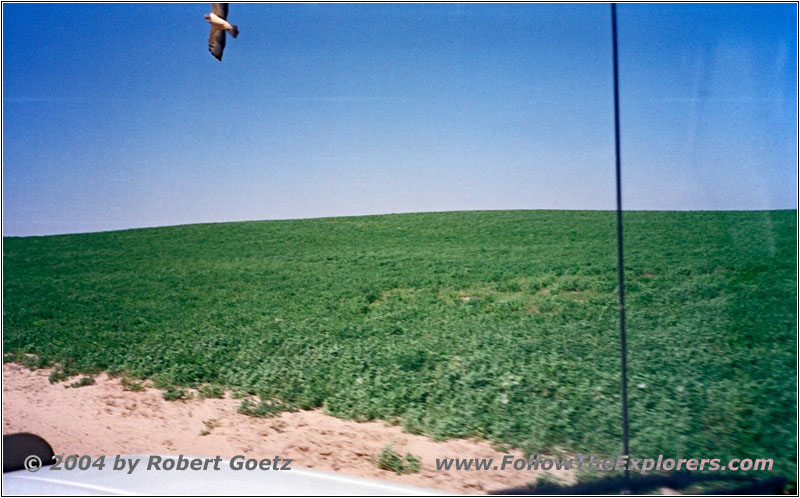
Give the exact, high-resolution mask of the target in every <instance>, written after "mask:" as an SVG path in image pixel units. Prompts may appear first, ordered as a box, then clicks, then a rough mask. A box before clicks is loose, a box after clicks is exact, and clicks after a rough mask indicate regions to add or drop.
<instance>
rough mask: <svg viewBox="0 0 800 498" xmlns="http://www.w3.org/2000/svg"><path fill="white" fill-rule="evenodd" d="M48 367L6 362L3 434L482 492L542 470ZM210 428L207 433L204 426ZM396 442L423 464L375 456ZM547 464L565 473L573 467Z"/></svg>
mask: <svg viewBox="0 0 800 498" xmlns="http://www.w3.org/2000/svg"><path fill="white" fill-rule="evenodd" d="M49 374H50V370H37V371H30V370H28V369H26V368H24V367H22V366H20V365H17V364H13V363H7V364H4V365H3V434H10V433H14V432H23V431H24V432H33V433H35V434H38V435H40V436H42V437H43V438H45V439H46V440H47V441H48V442H49V443H50V444H51V445H52V446H53V449H54V450H55V452H56V453H57V454H63V455H69V454H80V455H91V456H100V455H117V454H184V455H192V456H216V455H220V456H222V457H223V458H231V457H233V456H235V455H246V456H247V457H248V458H259V459H260V458H266V457H272V456H276V455H277V456H281V457H282V458H293V459H294V462H293V464H292V465H293V466H297V467H306V468H312V469H319V470H325V471H335V472H341V473H344V474H351V475H357V476H362V477H369V478H378V479H385V480H391V481H398V482H401V483H405V484H410V485H415V486H424V487H430V488H437V489H441V490H445V491H450V492H456V493H473V494H485V493H489V492H493V491H498V490H502V489H506V488H510V487H515V486H522V485H525V484H530V483H532V482H535V481H536V480H537V478H538V477H539V476H540V475H541V474H543V473H544V472H543V471H541V470H540V471H534V470H530V471H529V470H521V471H517V470H513V469H510V468H509V469H506V470H503V471H501V470H482V471H474V470H472V471H456V470H453V469H451V470H449V471H446V470H436V459H437V458H492V459H494V462H495V463H497V464H499V463H500V462H501V461H502V459H503V457H504V456H505V455H507V454H508V455H512V456H513V457H514V458H524V455H523V454H522V453H521V452H519V451H515V450H511V451H508V452H506V453H503V452H500V451H497V450H495V449H493V448H492V446H491V445H490V444H489V443H487V442H485V441H475V440H467V439H454V440H449V441H445V442H436V441H433V440H432V439H430V438H428V437H425V436H419V435H412V434H407V433H404V432H403V430H402V429H401V428H400V427H397V426H390V425H388V424H385V423H382V422H354V421H350V420H343V419H338V418H335V417H332V416H330V415H326V414H325V413H323V411H322V410H310V411H300V412H294V413H287V412H284V413H282V414H280V416H278V417H275V418H271V419H261V418H254V417H249V416H246V415H242V414H240V413H237V411H236V410H237V408H238V407H239V403H240V401H239V400H235V399H231V398H229V397H227V398H225V399H191V400H185V401H166V400H164V398H163V396H162V391H160V390H158V389H153V388H148V389H145V390H144V391H139V392H132V391H126V390H124V389H123V387H122V385H121V384H120V380H119V379H112V378H109V377H108V376H106V375H104V374H103V375H99V376H97V377H96V382H95V383H94V384H92V385H89V386H85V387H79V388H69V389H65V388H64V387H65V386H66V385H68V384H70V383H71V382H72V381H73V380H74V379H70V380H67V381H65V382H60V383H56V384H51V383H50V382H49V381H48V375H49ZM203 433H205V435H203ZM389 444H392V445H393V446H392V448H393V449H394V450H395V451H397V452H398V453H400V454H401V455H404V454H405V453H406V452H408V453H411V454H413V455H416V456H419V457H421V458H422V469H421V470H420V472H418V473H414V474H406V475H397V474H395V473H394V472H392V471H388V470H382V469H380V468H378V466H377V465H376V464H375V462H374V460H375V459H376V458H377V456H378V455H379V454H380V453H381V451H382V450H383V449H384V448H385V447H386V446H387V445H389ZM549 474H550V475H551V476H552V477H553V478H555V479H559V480H562V481H563V482H566V483H572V482H573V481H574V475H573V474H571V473H568V472H564V471H551V472H549Z"/></svg>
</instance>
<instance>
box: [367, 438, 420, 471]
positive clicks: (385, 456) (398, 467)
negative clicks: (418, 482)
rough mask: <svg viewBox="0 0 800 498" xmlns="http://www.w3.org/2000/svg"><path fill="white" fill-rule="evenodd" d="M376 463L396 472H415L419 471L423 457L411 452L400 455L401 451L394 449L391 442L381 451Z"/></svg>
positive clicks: (384, 468)
mask: <svg viewBox="0 0 800 498" xmlns="http://www.w3.org/2000/svg"><path fill="white" fill-rule="evenodd" d="M375 463H377V464H378V467H380V468H382V469H383V470H391V471H392V472H394V473H395V474H413V473H415V472H419V470H420V464H421V463H422V459H421V458H419V457H417V456H414V455H412V454H411V453H406V455H405V456H400V453H398V452H396V451H394V450H393V449H392V445H391V444H390V445H388V446H386V447H385V448H384V449H383V451H381V454H380V455H379V456H378V458H377V460H375Z"/></svg>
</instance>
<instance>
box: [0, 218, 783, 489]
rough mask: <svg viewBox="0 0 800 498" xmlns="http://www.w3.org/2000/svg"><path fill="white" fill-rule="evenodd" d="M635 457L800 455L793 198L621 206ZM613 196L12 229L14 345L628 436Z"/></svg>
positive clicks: (296, 402)
mask: <svg viewBox="0 0 800 498" xmlns="http://www.w3.org/2000/svg"><path fill="white" fill-rule="evenodd" d="M625 222H626V231H625V237H626V238H625V243H626V278H627V286H626V290H627V298H628V299H627V303H628V330H629V339H628V346H629V376H630V403H631V412H630V417H631V436H632V440H631V448H632V453H633V454H634V456H635V457H637V456H638V457H651V456H657V455H658V454H659V453H663V454H664V455H665V456H669V457H698V458H714V457H731V458H732V457H738V458H747V457H752V458H770V457H772V458H775V465H776V467H777V468H779V469H780V471H781V472H783V473H785V474H787V475H793V474H794V472H795V470H796V461H795V457H794V455H795V451H796V444H797V441H796V436H795V434H796V423H795V420H796V396H795V393H796V387H797V386H796V377H797V372H796V366H795V365H796V363H795V362H796V353H797V342H796V333H797V330H796V319H797V315H796V309H797V308H796V306H797V295H796V286H797V282H796V260H795V254H796V247H797V239H796V233H797V225H796V211H772V212H631V213H626V214H625ZM614 237H615V225H614V214H613V213H610V212H588V211H505V212H453V213H431V214H410V215H390V216H371V217H355V218H335V219H316V220H298V221H267V222H252V223H226V224H210V225H189V226H179V227H168V228H154V229H144V230H129V231H119V232H107V233H98V234H83V235H69V236H53V237H30V238H4V261H3V270H4V282H3V295H4V312H3V325H4V333H3V346H4V350H5V353H6V357H7V359H12V358H16V359H19V358H21V354H22V353H33V354H35V355H37V356H38V358H39V360H38V363H39V365H46V364H53V363H60V364H62V365H63V366H64V368H66V369H67V370H69V371H78V370H80V371H96V370H108V371H113V372H125V373H127V374H128V375H133V376H138V377H147V378H152V379H155V380H157V381H158V382H159V383H160V384H161V385H198V384H200V383H211V384H219V385H223V386H227V387H239V388H243V389H245V390H248V391H250V392H252V393H256V394H259V395H261V396H262V397H264V398H274V399H280V400H282V401H283V402H285V403H286V404H287V405H289V406H296V407H316V406H323V407H325V409H326V410H327V411H328V412H330V413H332V414H334V415H337V416H342V417H352V418H356V419H374V418H377V419H385V420H392V421H397V422H399V423H402V424H403V425H404V426H406V427H407V428H408V429H409V430H412V431H421V432H425V433H428V434H431V435H434V436H436V437H442V438H445V437H455V436H481V437H486V438H490V439H492V440H496V441H500V442H504V443H508V444H511V445H513V446H517V447H522V448H525V449H527V450H531V451H537V450H543V449H557V450H558V451H562V450H570V451H579V452H584V453H587V452H603V453H608V454H612V455H616V454H617V453H619V451H620V442H619V438H620V430H619V416H620V415H619V413H620V408H619V395H618V391H619V373H618V372H619V349H618V348H619V346H618V315H617V294H616V287H617V284H616V267H615V264H616V246H615V238H614Z"/></svg>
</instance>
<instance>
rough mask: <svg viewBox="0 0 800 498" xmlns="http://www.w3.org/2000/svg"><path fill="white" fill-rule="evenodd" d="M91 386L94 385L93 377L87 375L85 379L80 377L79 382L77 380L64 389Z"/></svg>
mask: <svg viewBox="0 0 800 498" xmlns="http://www.w3.org/2000/svg"><path fill="white" fill-rule="evenodd" d="M92 384H94V377H89V376H88V375H87V376H85V377H81V379H80V380H78V381H76V382H73V383H72V384H70V385H68V386H64V388H68V387H84V386H91V385H92Z"/></svg>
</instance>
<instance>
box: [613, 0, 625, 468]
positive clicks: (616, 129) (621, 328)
mask: <svg viewBox="0 0 800 498" xmlns="http://www.w3.org/2000/svg"><path fill="white" fill-rule="evenodd" d="M611 35H612V39H613V44H612V45H613V52H614V147H615V152H616V167H617V168H616V169H617V274H618V278H619V346H620V360H621V363H620V367H621V368H620V377H621V379H620V381H621V382H620V384H621V390H622V452H623V454H625V455H630V453H629V447H628V364H627V363H628V362H627V345H626V340H625V282H624V273H625V272H624V265H623V260H622V176H621V174H620V158H619V156H620V153H619V69H618V66H617V4H615V3H612V4H611ZM628 477H629V474H628V468H627V465H626V467H625V479H626V480H627V479H628Z"/></svg>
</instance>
